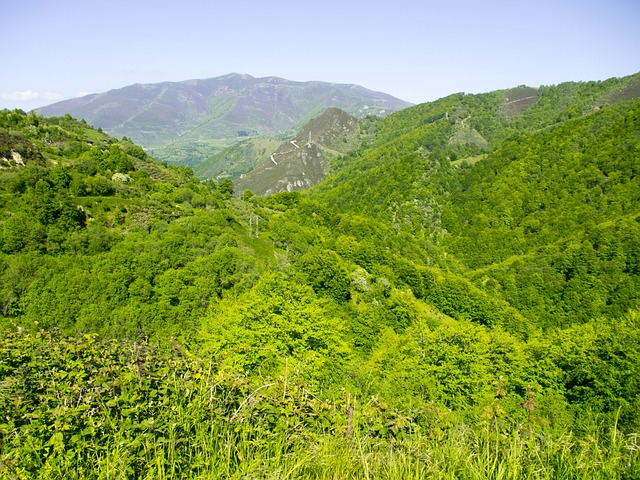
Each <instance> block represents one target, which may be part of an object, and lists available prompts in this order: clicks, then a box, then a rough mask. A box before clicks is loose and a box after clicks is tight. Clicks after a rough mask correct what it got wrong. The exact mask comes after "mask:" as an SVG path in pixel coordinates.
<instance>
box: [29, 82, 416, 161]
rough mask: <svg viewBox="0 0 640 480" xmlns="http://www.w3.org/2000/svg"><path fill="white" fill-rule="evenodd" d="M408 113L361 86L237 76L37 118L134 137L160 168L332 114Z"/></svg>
mask: <svg viewBox="0 0 640 480" xmlns="http://www.w3.org/2000/svg"><path fill="white" fill-rule="evenodd" d="M408 106H410V104H409V103H408V102H405V101H402V100H399V99H397V98H394V97H392V96H390V95H387V94H384V93H380V92H374V91H371V90H368V89H366V88H363V87H360V86H358V85H351V84H335V83H327V82H319V81H312V82H294V81H290V80H286V79H283V78H279V77H265V78H254V77H252V76H250V75H244V74H236V73H234V74H230V75H224V76H221V77H216V78H210V79H202V80H187V81H183V82H163V83H157V84H135V85H130V86H127V87H124V88H119V89H115V90H110V91H108V92H104V93H97V94H92V95H86V96H84V97H80V98H74V99H70V100H65V101H62V102H58V103H54V104H52V105H49V106H46V107H43V108H40V109H38V113H40V114H41V115H44V116H62V115H65V114H70V115H72V116H73V117H76V118H80V119H84V120H86V121H87V122H88V123H89V124H91V125H93V126H95V127H96V128H98V127H99V128H102V129H103V130H104V131H105V132H107V133H109V134H111V135H113V136H116V137H122V136H125V137H127V138H131V139H132V140H133V141H135V142H136V143H138V144H140V145H141V146H143V147H144V148H145V149H146V150H147V151H148V152H149V153H150V154H152V155H153V156H154V157H156V158H157V159H159V160H161V161H169V162H172V163H180V164H186V165H190V166H194V165H197V164H198V163H199V162H200V161H202V160H203V159H205V158H208V157H210V156H211V155H212V154H213V153H215V152H217V151H219V150H221V149H223V148H225V147H228V146H230V145H231V144H233V143H235V142H238V141H239V140H243V139H245V138H246V137H256V136H257V137H274V136H282V135H290V134H291V133H294V132H295V131H296V130H297V129H299V128H300V127H302V126H303V125H304V124H305V123H306V122H307V121H309V120H310V119H311V118H313V117H315V116H317V115H318V114H320V113H321V112H322V111H324V110H325V109H326V108H328V107H338V108H341V109H343V110H345V111H347V112H349V113H351V114H354V115H358V116H364V115H387V114H389V113H392V112H394V111H397V110H400V109H402V108H406V107H408Z"/></svg>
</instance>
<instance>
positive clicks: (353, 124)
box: [234, 108, 361, 196]
mask: <svg viewBox="0 0 640 480" xmlns="http://www.w3.org/2000/svg"><path fill="white" fill-rule="evenodd" d="M360 137H361V132H360V122H359V121H358V119H357V118H355V117H353V116H351V115H349V114H347V113H346V112H344V111H342V110H340V109H338V108H329V109H327V110H325V111H324V112H323V113H322V114H320V115H319V116H318V117H316V118H314V119H313V120H311V121H310V122H309V123H307V124H306V125H305V126H304V127H303V128H302V129H301V130H300V132H298V134H297V135H295V136H294V137H292V138H290V139H288V140H286V141H284V142H282V143H281V144H280V145H279V146H278V148H276V149H274V150H272V151H271V152H270V153H269V158H267V159H264V160H263V161H262V163H261V164H259V165H258V166H256V167H255V168H253V169H252V170H251V171H250V172H249V173H247V174H245V175H242V176H241V177H240V178H239V179H237V180H236V181H235V182H234V185H235V188H236V189H237V190H239V191H243V190H250V191H252V192H253V193H255V194H257V195H260V196H265V195H270V194H272V193H276V192H291V191H296V190H304V189H306V188H309V187H311V186H313V185H315V184H317V183H319V182H320V181H322V180H323V179H324V176H325V172H326V170H327V169H328V167H329V159H331V158H335V157H338V156H340V155H342V154H345V153H347V152H348V151H349V150H352V149H353V148H354V147H355V146H356V145H358V144H359V143H360V142H361V138H360Z"/></svg>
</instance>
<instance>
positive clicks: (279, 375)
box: [0, 76, 640, 478]
mask: <svg viewBox="0 0 640 480" xmlns="http://www.w3.org/2000/svg"><path fill="white" fill-rule="evenodd" d="M637 83H638V77H637V76H633V77H627V78H626V79H612V80H608V81H606V82H592V83H583V84H563V85H559V86H557V87H544V88H540V89H539V90H538V91H537V98H536V99H535V102H533V103H531V104H530V105H528V106H526V107H525V108H523V109H522V110H514V109H513V108H511V107H510V108H509V109H506V110H505V104H506V102H507V100H506V98H507V95H513V93H508V92H506V91H505V92H493V93H489V94H483V95H464V94H456V95H452V96H450V97H447V98H444V99H441V100H439V101H437V102H432V103H429V104H424V105H419V106H416V107H412V108H409V109H407V110H404V111H401V112H398V113H396V114H393V115H391V116H389V117H387V118H386V119H384V120H380V121H377V122H375V123H374V124H372V125H368V127H367V128H373V129H375V132H376V137H375V140H374V141H372V142H370V143H367V144H363V145H361V146H360V147H359V148H358V149H356V150H354V151H353V152H351V153H349V154H348V155H346V156H343V157H342V158H340V159H338V160H337V161H336V162H335V165H333V169H334V171H335V173H334V174H332V175H331V176H330V177H329V178H327V180H326V181H325V182H324V183H322V184H321V185H319V186H318V187H316V188H314V189H312V190H311V191H309V192H305V193H304V194H301V193H293V192H292V193H280V194H275V195H272V196H269V197H266V198H260V197H258V196H255V195H251V194H248V193H245V195H244V196H243V198H236V197H234V196H233V187H232V184H231V183H230V182H228V181H227V182H220V183H219V184H216V183H214V182H200V181H198V180H197V179H196V178H195V177H194V175H193V173H192V172H191V170H190V169H188V168H186V167H175V166H171V167H168V166H166V165H162V164H159V163H157V162H155V161H154V160H153V159H152V158H151V157H149V156H148V155H147V154H146V153H145V152H144V150H143V149H141V148H140V147H138V146H136V145H134V144H133V143H132V142H130V141H129V140H128V139H126V138H123V139H121V140H117V139H115V138H111V137H109V136H108V135H106V134H104V133H103V132H101V131H99V130H95V129H93V128H92V127H90V126H89V125H87V124H86V123H85V122H82V121H77V120H75V119H73V118H71V117H69V116H65V117H60V118H50V119H46V118H42V117H38V116H36V115H34V114H26V113H24V112H21V111H6V110H5V111H2V112H0V158H2V159H3V160H1V165H0V167H1V168H2V169H1V171H0V213H1V214H2V216H1V217H0V251H1V252H2V254H1V256H0V276H1V278H2V282H1V283H0V312H1V313H2V317H1V320H0V322H1V323H0V325H1V332H2V333H1V335H2V337H1V338H2V341H1V344H0V382H1V383H0V385H1V388H0V409H1V410H2V411H4V412H6V417H5V419H2V420H0V421H1V422H2V423H0V440H1V443H0V472H3V475H4V474H7V475H8V476H16V477H18V478H20V476H22V477H29V476H36V475H38V474H39V475H41V476H42V478H50V477H56V476H59V477H61V476H63V472H65V471H67V470H68V469H69V468H71V469H72V470H73V471H77V472H82V471H84V472H85V475H89V476H91V475H94V474H95V475H96V476H99V475H101V474H102V475H104V474H105V472H107V471H109V468H113V465H114V464H118V465H121V466H122V470H121V471H122V472H123V473H122V475H125V476H128V477H132V476H134V477H137V476H145V475H151V476H163V475H164V476H169V477H171V476H186V477H198V476H206V475H207V474H208V475H213V474H214V473H215V475H214V476H219V477H224V476H233V475H241V474H243V473H242V472H244V474H249V473H250V472H253V474H256V475H263V476H268V475H267V472H271V473H270V474H273V472H276V471H280V472H282V471H289V472H297V474H298V475H300V476H310V477H314V478H321V477H322V475H326V476H327V477H330V476H331V472H332V471H335V472H340V471H350V472H352V474H353V475H352V476H354V477H363V478H364V477H366V475H367V474H368V473H367V472H369V473H371V472H377V473H378V475H377V476H385V475H386V476H387V477H389V478H391V477H392V476H393V475H392V474H391V473H389V472H390V471H391V470H393V469H394V468H395V469H397V471H398V472H400V473H398V477H397V478H403V477H404V478H410V475H409V473H408V472H413V473H412V475H415V476H416V477H418V476H419V475H426V474H430V475H436V474H437V475H447V474H449V475H456V476H458V477H462V478H484V477H482V475H481V474H480V472H484V474H485V476H490V475H491V472H493V473H494V474H495V472H497V471H498V469H502V468H506V469H509V470H510V471H514V469H519V472H520V473H521V474H522V475H529V476H530V477H531V478H557V476H562V475H564V476H567V478H574V477H578V476H580V475H582V476H583V477H584V478H596V476H597V475H602V478H635V477H633V476H632V475H633V473H632V472H634V471H636V470H635V469H636V467H637V447H634V446H633V445H635V444H633V442H634V441H635V440H634V439H636V440H637V433H638V432H639V429H640V417H638V414H637V412H638V411H640V401H639V400H640V385H639V384H638V378H640V371H639V369H640V341H639V340H640V338H638V335H639V333H638V332H640V329H639V328H638V327H640V325H639V321H640V313H639V308H640V307H639V303H640V285H639V283H638V282H639V278H640V277H639V275H638V273H639V269H640V261H639V258H640V257H639V252H640V244H639V242H640V240H638V239H640V185H639V177H638V168H639V167H640V148H639V144H640V121H639V116H638V113H639V110H640V103H639V101H638V100H637V99H633V98H628V97H629V95H625V92H627V91H630V90H629V89H631V90H633V88H635V85H636V84H637ZM529 93H530V92H529ZM367 122H369V123H371V119H368V120H367ZM480 139H482V140H480ZM256 218H259V230H257V229H256V227H255V225H256V224H255V222H256V220H255V219H256ZM207 392H208V393H207ZM461 429H466V430H465V431H467V432H468V433H467V434H466V436H463V437H460V431H461ZM634 435H635V436H634ZM459 438H463V441H460V440H459ZM356 439H357V441H358V442H360V443H359V445H360V450H359V453H354V455H353V456H352V457H345V456H344V455H342V456H340V455H338V454H335V452H336V451H341V450H340V448H341V447H340V445H341V443H340V442H347V443H349V442H354V441H356ZM569 439H574V440H571V441H570V440H569ZM589 442H592V443H589ZM593 442H596V444H595V445H594V444H593ZM312 445H315V447H312ZM416 445H421V446H420V447H417V446H416ZM554 445H555V447H554ZM381 446H384V447H381ZM314 448H315V450H314ZM447 448H448V449H449V450H446V449H447ZM389 449H390V450H389ZM454 449H458V450H457V451H458V452H459V454H455V455H454V454H453V453H452V452H453V451H454ZM389 451H393V452H395V456H393V457H389V456H388V452H389ZM542 451H544V452H545V455H544V456H541V455H540V454H539V453H540V452H542ZM287 452H288V453H287ZM312 452H315V453H312ZM331 452H333V453H331ZM385 452H387V453H385ZM425 452H430V453H429V455H430V456H431V457H430V458H431V460H425V458H424V457H423V455H425V454H426V453H425ZM447 452H448V453H447ZM463 452H464V453H463ZM514 452H515V453H514ZM536 452H538V453H536ZM289 454H291V455H292V456H287V455H289ZM460 455H463V457H464V458H467V459H475V460H468V461H467V463H464V462H463V461H462V458H459V457H460ZM509 455H511V456H509ZM302 456H304V457H305V458H307V459H308V461H306V462H304V463H305V465H306V466H305V467H301V466H300V465H299V464H296V463H295V462H293V463H292V462H291V460H290V459H291V458H302ZM194 458H199V459H200V460H198V461H197V462H194V461H192V459H194ZM267 458H269V459H270V460H268V461H267ZM330 458H332V459H333V460H331V461H329V460H328V459H330ZM250 459H254V460H250ZM255 459H263V461H262V463H260V462H258V461H257V460H255ZM278 459H279V460H278ZM438 459H439V460H438ZM585 459H586V460H585ZM96 460H97V463H96ZM474 462H476V463H474ZM580 462H583V463H580ZM584 462H586V463H584ZM259 463H260V464H259ZM403 468H406V469H407V470H402V469H403ZM83 469H84V470H83ZM261 469H262V470H261ZM278 469H280V470H278ZM296 469H298V470H296ZM300 469H301V470H300ZM305 469H306V470H305ZM332 469H335V470H332ZM345 469H346V470H345ZM390 469H391V470H390ZM402 471H405V473H406V475H404V474H402ZM7 472H8V473H7ZM91 472H93V473H91ZM256 472H257V473H256ZM260 472H262V473H260ZM382 472H387V473H382ZM447 472H448V473H447ZM455 472H457V473H455ZM473 472H475V473H473ZM536 472H538V473H536ZM539 472H546V473H544V474H540V473H539ZM578 472H580V473H578ZM291 474H292V475H293V473H291ZM77 475H78V476H81V473H78V474H77ZM474 475H476V476H474ZM545 475H546V476H545ZM605 475H606V476H605ZM625 475H626V476H625ZM82 476H83V477H84V475H82Z"/></svg>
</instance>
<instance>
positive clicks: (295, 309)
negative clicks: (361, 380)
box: [200, 274, 349, 387]
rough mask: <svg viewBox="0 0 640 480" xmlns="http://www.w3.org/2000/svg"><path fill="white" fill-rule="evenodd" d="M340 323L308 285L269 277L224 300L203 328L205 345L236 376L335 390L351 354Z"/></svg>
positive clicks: (217, 305)
mask: <svg viewBox="0 0 640 480" xmlns="http://www.w3.org/2000/svg"><path fill="white" fill-rule="evenodd" d="M341 331H342V327H341V326H340V322H339V321H338V319H337V318H334V317H332V316H331V313H330V311H328V309H327V308H326V307H325V306H324V305H323V303H322V302H319V301H318V300H317V299H316V297H315V295H314V293H313V291H312V290H311V289H310V288H309V287H306V286H302V285H298V284H297V283H294V282H291V281H288V280H285V279H283V278H280V277H279V276H277V275H275V274H264V275H263V276H262V278H261V279H260V280H259V281H258V283H256V285H255V286H254V287H253V288H252V289H251V290H249V291H247V292H246V293H245V294H244V295H242V296H240V297H237V298H229V299H223V300H222V301H221V302H220V303H218V304H216V305H214V306H213V308H212V312H211V313H209V314H208V315H207V318H206V319H205V320H204V322H203V325H202V327H201V332H200V335H201V337H202V338H203V339H204V340H205V346H206V348H207V349H208V350H210V351H211V352H212V353H213V354H215V355H217V356H218V358H222V359H223V360H222V364H223V365H228V367H229V368H230V369H231V371H233V372H247V373H260V374H262V375H277V374H282V373H283V372H284V371H286V370H287V369H290V371H291V372H298V374H300V375H302V376H303V377H305V378H307V379H308V380H309V381H310V382H312V383H313V384H315V385H317V386H323V387H329V386H336V385H338V383H339V382H340V381H341V380H342V377H343V375H344V364H345V362H346V360H347V359H348V355H349V350H348V348H347V346H346V345H345V344H344V341H343V339H342V337H343V335H342V332H341Z"/></svg>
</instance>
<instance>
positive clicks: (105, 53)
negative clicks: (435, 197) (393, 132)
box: [0, 0, 640, 110]
mask: <svg viewBox="0 0 640 480" xmlns="http://www.w3.org/2000/svg"><path fill="white" fill-rule="evenodd" d="M0 24H1V25H2V27H1V28H0V35H1V36H2V37H1V39H0V59H1V60H2V74H1V75H0V108H22V109H24V110H30V109H32V108H35V107H38V106H42V105H46V104H50V103H53V102H54V101H57V100H61V99H65V98H70V97H73V96H77V95H81V94H86V93H96V92H104V91H107V90H110V89H113V88H120V87H124V86H126V85H130V84H133V83H156V82H161V81H165V80H169V81H180V80H187V79H192V78H210V77H216V76H219V75H225V74H227V73H232V72H238V73H247V74H249V75H253V76H255V77H263V76H270V75H275V76H279V77H283V78H286V79H289V80H299V81H307V80H322V81H327V82H336V83H355V84H358V85H362V86H364V87H366V88H369V89H372V90H377V91H382V92H386V93H389V94H391V95H394V96H396V97H399V98H402V99H404V100H407V101H410V102H414V103H420V102H424V101H430V100H435V99H437V98H440V97H443V96H445V95H448V94H451V93H455V92H461V91H464V92H468V93H479V92H486V91H491V90H496V89H501V88H509V87H513V86H516V85H520V84H527V85H531V86H539V85H552V84H557V83H560V82H563V81H573V80H575V81H579V80H604V79H606V78H609V77H620V76H625V75H630V74H632V73H636V72H638V71H640V0H602V1H593V0H579V1H577V0H567V1H564V0H553V1H548V0H536V1H519V0H513V1H480V0H473V1H472V0H458V1H455V0H454V1H448V0H440V1H431V0H389V1H387V0H367V1H361V0H354V1H350V0H341V1H337V0H318V1H307V2H305V1H304V0H295V1H289V0H271V1H269V0H240V1H238V0H236V1H231V0H228V1H220V0H210V1H205V0H174V1H164V0H154V1H147V0H140V1H138V0H127V1H123V0H111V1H101V2H94V1H93V0H49V1H45V0H40V1H38V0H1V1H0Z"/></svg>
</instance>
